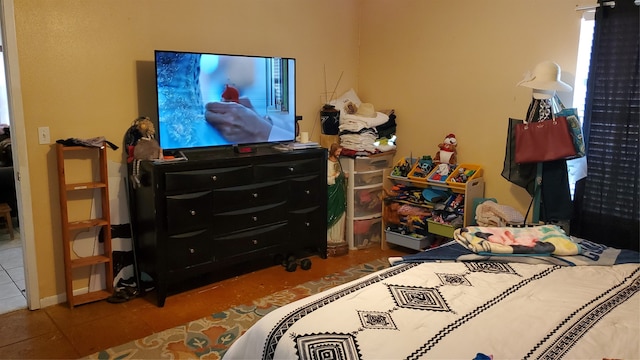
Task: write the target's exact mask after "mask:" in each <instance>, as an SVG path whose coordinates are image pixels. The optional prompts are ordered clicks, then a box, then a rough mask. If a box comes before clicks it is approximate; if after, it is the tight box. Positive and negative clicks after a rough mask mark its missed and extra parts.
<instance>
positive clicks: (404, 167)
mask: <svg viewBox="0 0 640 360" xmlns="http://www.w3.org/2000/svg"><path fill="white" fill-rule="evenodd" d="M415 161H416V159H415V158H402V159H400V161H398V162H397V163H396V165H395V166H394V167H393V170H392V171H391V176H395V177H407V176H408V175H409V172H411V168H413V165H414V163H415Z"/></svg>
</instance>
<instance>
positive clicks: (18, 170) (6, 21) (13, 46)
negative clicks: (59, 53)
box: [0, 0, 41, 310]
mask: <svg viewBox="0 0 640 360" xmlns="http://www.w3.org/2000/svg"><path fill="white" fill-rule="evenodd" d="M0 9H1V12H0V16H1V18H0V26H2V40H3V41H2V44H3V50H4V51H3V54H4V57H5V66H6V74H7V97H8V100H9V115H10V116H11V138H12V148H13V149H14V152H13V164H14V167H13V168H14V176H15V178H16V193H17V194H16V195H17V197H18V219H19V222H20V238H21V239H22V253H23V260H24V272H25V285H26V290H27V294H26V296H27V306H28V307H29V309H31V310H35V309H40V307H41V303H40V290H39V286H38V263H37V259H36V243H35V235H34V225H33V209H32V207H31V181H30V177H29V157H28V155H27V136H26V131H25V122H24V111H23V107H22V90H21V85H20V66H19V64H18V44H17V38H16V23H15V18H14V11H13V9H14V0H0ZM14 140H15V141H14Z"/></svg>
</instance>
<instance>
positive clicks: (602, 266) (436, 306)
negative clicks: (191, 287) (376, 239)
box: [224, 228, 640, 360]
mask: <svg viewBox="0 0 640 360" xmlns="http://www.w3.org/2000/svg"><path fill="white" fill-rule="evenodd" d="M464 230H468V229H466V228H465V229H464ZM463 236H464V231H462V232H461V231H459V230H457V231H456V240H457V241H452V242H449V243H447V244H445V245H443V246H441V247H438V248H436V249H432V250H429V251H424V252H420V253H418V254H415V255H409V256H405V257H402V258H392V259H390V262H391V263H393V265H392V266H390V267H389V268H387V269H384V270H381V271H378V272H376V273H373V274H371V275H368V276H366V277H363V278H360V279H358V280H355V281H352V282H349V283H346V284H343V285H341V286H337V287H335V288H333V289H330V290H327V291H324V292H321V293H319V294H315V295H312V296H309V297H308V298H305V299H302V300H299V301H296V302H293V303H291V304H288V305H286V306H283V307H281V308H278V309H276V310H274V311H273V312H271V313H269V314H267V315H266V316H265V317H264V318H262V319H261V320H260V321H258V322H257V323H256V324H255V325H254V326H252V327H251V328H250V329H249V330H248V331H247V332H246V333H244V334H243V335H242V336H241V337H239V338H238V339H237V340H236V341H235V342H234V343H233V344H232V346H231V347H230V348H229V350H228V351H227V353H226V354H225V356H224V359H295V358H301V359H496V360H497V359H559V358H566V359H605V358H607V359H639V358H640V345H639V342H640V341H639V339H640V294H638V290H639V289H640V265H639V264H638V263H639V254H638V253H637V252H633V251H629V250H618V249H613V248H609V247H607V246H604V245H601V244H597V243H593V242H589V241H586V240H581V239H575V238H571V241H572V242H573V243H575V244H576V248H577V249H578V253H577V254H573V255H558V254H554V253H537V252H534V253H526V252H527V251H526V250H525V251H524V253H523V252H521V251H515V252H511V253H503V252H500V251H498V252H495V251H478V249H476V248H473V246H470V244H469V243H465V241H466V240H465V239H464V238H463ZM484 237H485V238H486V237H487V236H484ZM567 238H568V237H567ZM467 240H468V239H467ZM545 251H547V250H545Z"/></svg>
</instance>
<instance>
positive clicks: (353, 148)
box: [331, 89, 396, 155]
mask: <svg viewBox="0 0 640 360" xmlns="http://www.w3.org/2000/svg"><path fill="white" fill-rule="evenodd" d="M331 105H334V106H335V109H336V110H338V111H340V126H339V136H340V145H341V146H342V147H343V155H346V154H352V155H368V154H375V153H380V152H386V151H390V150H395V148H396V146H395V143H394V141H395V133H396V121H395V119H396V115H395V111H394V110H386V111H376V110H375V108H374V106H373V104H370V103H363V102H362V101H361V100H360V98H358V95H357V94H356V93H355V91H353V89H351V90H349V91H347V92H346V93H345V94H343V95H342V96H341V97H339V98H338V99H337V100H335V101H332V102H331ZM345 150H346V151H345Z"/></svg>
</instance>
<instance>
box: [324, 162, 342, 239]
mask: <svg viewBox="0 0 640 360" xmlns="http://www.w3.org/2000/svg"><path fill="white" fill-rule="evenodd" d="M327 190H328V191H327V193H328V194H329V199H328V201H327V215H328V216H327V228H329V229H330V228H331V227H332V226H333V225H335V224H336V223H337V222H338V220H340V217H341V216H342V214H344V212H345V211H346V209H347V192H346V178H345V176H344V172H343V171H340V175H338V177H336V183H335V184H333V185H329V188H328V189H327Z"/></svg>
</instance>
